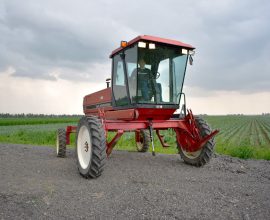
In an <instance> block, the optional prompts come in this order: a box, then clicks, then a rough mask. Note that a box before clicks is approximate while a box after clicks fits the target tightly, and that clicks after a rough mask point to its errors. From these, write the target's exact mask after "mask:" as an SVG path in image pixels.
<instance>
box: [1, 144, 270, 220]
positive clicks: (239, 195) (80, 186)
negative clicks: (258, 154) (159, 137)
mask: <svg viewBox="0 0 270 220" xmlns="http://www.w3.org/2000/svg"><path fill="white" fill-rule="evenodd" d="M269 216H270V162H268V161H255V160H247V161H244V160H239V159H234V158H231V157H225V156H215V157H214V158H213V159H212V160H211V161H210V164H208V165H206V166H204V167H203V168H195V167H192V166H188V165H186V164H184V163H183V161H182V160H181V159H179V156H178V155H157V156H156V157H152V156H151V154H150V153H146V154H141V153H129V152H120V151H114V152H113V154H112V156H111V157H110V159H109V160H108V161H107V166H106V168H105V171H104V172H103V174H102V176H101V177H99V178H98V179H95V180H86V179H84V178H82V177H81V176H80V175H79V174H78V172H77V169H76V164H75V155H74V150H71V149H70V150H69V151H68V156H67V158H64V159H61V158H56V156H55V154H54V149H52V148H49V147H33V146H26V145H6V144H0V219H48V218H49V219H86V218H87V219H246V220H249V219H269Z"/></svg>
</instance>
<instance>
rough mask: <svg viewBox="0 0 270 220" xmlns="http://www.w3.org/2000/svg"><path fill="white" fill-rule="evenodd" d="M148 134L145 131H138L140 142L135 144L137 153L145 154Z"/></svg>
mask: <svg viewBox="0 0 270 220" xmlns="http://www.w3.org/2000/svg"><path fill="white" fill-rule="evenodd" d="M150 142H151V140H150V132H149V130H147V129H143V130H140V142H136V147H137V151H138V152H142V153H144V152H147V151H148V149H149V146H150Z"/></svg>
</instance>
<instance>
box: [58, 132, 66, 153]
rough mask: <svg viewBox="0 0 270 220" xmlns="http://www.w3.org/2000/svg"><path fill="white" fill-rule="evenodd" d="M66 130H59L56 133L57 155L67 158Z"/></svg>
mask: <svg viewBox="0 0 270 220" xmlns="http://www.w3.org/2000/svg"><path fill="white" fill-rule="evenodd" d="M66 148H67V147H66V130H65V129H63V128H59V129H58V130H57V133H56V155H57V157H66Z"/></svg>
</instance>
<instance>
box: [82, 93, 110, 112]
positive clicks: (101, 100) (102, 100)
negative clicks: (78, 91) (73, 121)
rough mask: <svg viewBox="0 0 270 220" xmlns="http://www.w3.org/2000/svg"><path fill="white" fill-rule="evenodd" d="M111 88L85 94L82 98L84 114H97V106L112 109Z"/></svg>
mask: <svg viewBox="0 0 270 220" xmlns="http://www.w3.org/2000/svg"><path fill="white" fill-rule="evenodd" d="M111 102H112V89H111V88H106V89H102V90H100V91H98V92H95V93H92V94H89V95H86V96H85V97H84V99H83V111H84V114H86V115H89V114H90V115H91V114H92V115H97V114H98V109H97V108H104V109H106V110H112V107H111Z"/></svg>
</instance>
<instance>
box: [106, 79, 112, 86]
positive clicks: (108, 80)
mask: <svg viewBox="0 0 270 220" xmlns="http://www.w3.org/2000/svg"><path fill="white" fill-rule="evenodd" d="M110 82H111V78H107V79H106V84H107V88H109V87H110Z"/></svg>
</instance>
